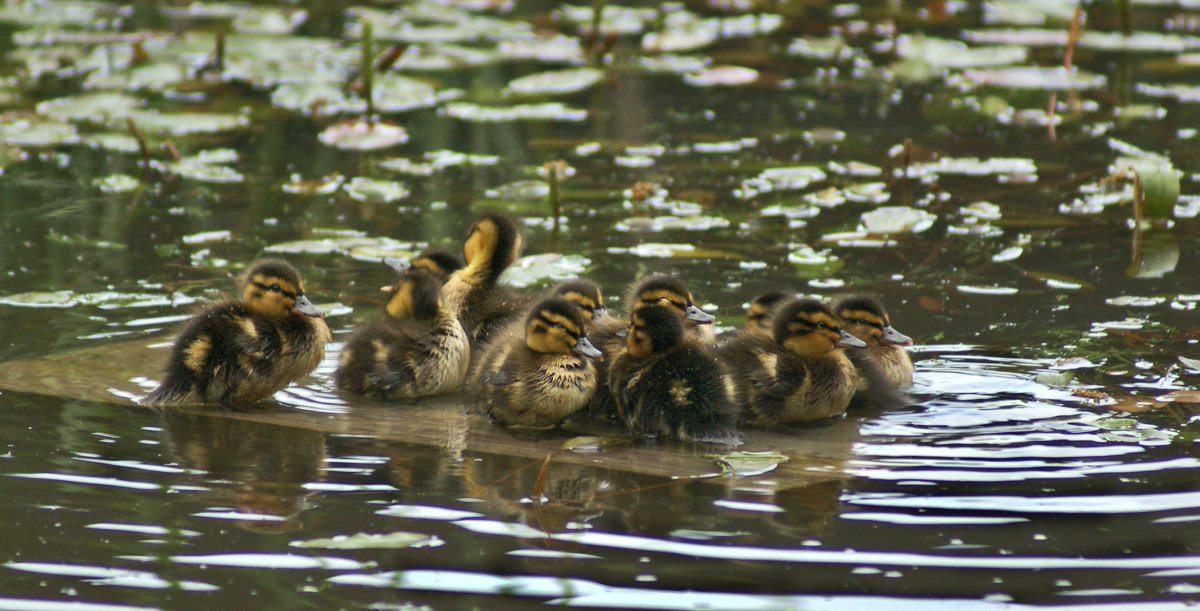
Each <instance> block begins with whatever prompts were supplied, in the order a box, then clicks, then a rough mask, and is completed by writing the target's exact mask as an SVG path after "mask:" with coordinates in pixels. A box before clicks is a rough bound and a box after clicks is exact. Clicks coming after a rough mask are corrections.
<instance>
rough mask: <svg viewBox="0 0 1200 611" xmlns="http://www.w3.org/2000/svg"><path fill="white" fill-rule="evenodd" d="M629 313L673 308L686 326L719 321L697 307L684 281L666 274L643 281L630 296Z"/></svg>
mask: <svg viewBox="0 0 1200 611" xmlns="http://www.w3.org/2000/svg"><path fill="white" fill-rule="evenodd" d="M628 302H629V311H630V312H633V311H636V310H637V309H638V308H641V307H644V306H650V305H662V306H666V307H668V308H672V309H674V310H675V311H676V313H677V314H678V315H679V317H680V318H682V319H683V321H684V324H685V325H711V324H713V322H715V321H716V320H717V319H716V317H715V316H713V315H712V314H709V313H708V312H705V311H704V310H701V309H700V308H698V307H696V304H695V302H693V301H692V293H691V292H689V291H688V289H687V285H685V284H684V283H683V281H682V280H680V279H678V278H675V277H673V276H667V275H665V274H652V275H650V276H647V277H646V278H644V279H642V281H641V282H640V283H638V284H637V285H636V286H635V287H634V289H633V291H632V292H631V293H630V295H629V299H628Z"/></svg>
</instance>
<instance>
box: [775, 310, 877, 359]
mask: <svg viewBox="0 0 1200 611" xmlns="http://www.w3.org/2000/svg"><path fill="white" fill-rule="evenodd" d="M774 320H775V322H774V328H773V329H772V334H773V336H774V338H775V341H776V342H777V343H778V344H779V345H781V346H783V348H784V349H785V350H787V351H789V352H792V353H794V354H799V355H801V356H818V355H822V354H826V353H829V352H832V351H834V350H837V349H838V348H866V347H867V345H866V344H865V343H863V341H862V340H860V339H858V338H856V337H854V336H853V335H850V334H849V333H846V332H845V331H843V330H842V325H841V323H840V322H839V321H838V319H837V316H834V314H833V311H832V310H830V309H829V307H828V306H826V305H825V304H823V303H821V302H820V301H817V300H816V299H793V300H791V301H788V302H786V303H784V304H782V305H780V306H779V309H778V310H777V311H776V313H775V317H774Z"/></svg>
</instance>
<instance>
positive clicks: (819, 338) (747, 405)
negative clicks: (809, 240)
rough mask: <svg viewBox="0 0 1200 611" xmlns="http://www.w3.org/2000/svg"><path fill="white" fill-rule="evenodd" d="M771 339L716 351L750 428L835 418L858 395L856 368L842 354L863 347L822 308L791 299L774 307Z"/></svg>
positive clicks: (749, 339) (749, 338)
mask: <svg viewBox="0 0 1200 611" xmlns="http://www.w3.org/2000/svg"><path fill="white" fill-rule="evenodd" d="M771 329H772V337H771V338H770V339H768V338H765V337H762V336H760V335H756V334H751V333H747V334H746V335H744V336H743V337H742V338H740V339H739V340H737V341H734V342H732V343H730V344H728V345H726V346H723V347H722V348H721V350H720V356H721V358H722V360H723V361H724V363H725V365H726V367H728V368H729V371H730V373H731V374H732V375H733V379H734V381H735V382H736V385H737V391H736V394H735V396H736V400H737V403H738V405H739V406H740V408H741V411H742V417H743V419H744V420H746V421H747V422H748V423H750V424H754V425H772V424H780V423H786V422H805V421H810V420H821V419H824V418H831V417H833V416H839V415H841V414H842V413H844V412H845V411H846V408H847V406H849V404H850V400H851V398H853V396H854V394H855V391H856V390H857V389H858V383H859V380H858V374H857V373H856V371H855V367H854V364H853V363H852V362H850V359H849V358H848V357H847V356H846V354H845V353H844V352H843V351H842V350H841V348H843V347H850V348H864V347H866V344H865V343H863V342H862V340H859V339H857V338H855V337H854V336H852V335H850V334H849V333H846V332H845V331H843V330H842V328H841V323H840V322H839V321H838V319H837V317H836V316H835V315H834V314H833V312H832V311H831V310H830V309H829V308H828V307H827V306H825V304H823V303H821V302H820V301H817V300H815V299H797V298H791V299H789V300H787V301H786V302H784V303H782V304H780V305H779V306H777V308H776V310H775V314H774V316H773V317H772V327H771Z"/></svg>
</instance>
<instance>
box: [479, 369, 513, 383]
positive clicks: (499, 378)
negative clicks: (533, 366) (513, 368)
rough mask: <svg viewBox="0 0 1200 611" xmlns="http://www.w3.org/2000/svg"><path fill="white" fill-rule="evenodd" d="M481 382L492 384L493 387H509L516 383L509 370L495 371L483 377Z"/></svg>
mask: <svg viewBox="0 0 1200 611" xmlns="http://www.w3.org/2000/svg"><path fill="white" fill-rule="evenodd" d="M481 380H482V381H483V382H484V383H486V384H491V385H492V386H508V385H509V384H512V383H513V382H515V381H516V380H515V379H514V378H513V375H512V372H510V371H509V370H507V369H500V370H498V371H493V372H491V373H489V374H486V375H484V376H482V377H481Z"/></svg>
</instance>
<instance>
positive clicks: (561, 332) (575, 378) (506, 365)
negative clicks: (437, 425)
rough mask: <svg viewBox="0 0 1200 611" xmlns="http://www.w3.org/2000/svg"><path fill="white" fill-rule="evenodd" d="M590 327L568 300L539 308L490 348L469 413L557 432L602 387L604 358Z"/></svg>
mask: <svg viewBox="0 0 1200 611" xmlns="http://www.w3.org/2000/svg"><path fill="white" fill-rule="evenodd" d="M586 327H587V319H586V318H585V317H584V315H583V312H582V311H581V310H580V309H579V307H578V306H576V305H575V304H574V303H572V302H570V301H567V300H566V299H563V298H561V297H551V298H549V299H546V300H543V301H541V302H539V303H538V304H536V305H535V306H534V307H533V308H532V309H531V310H530V312H529V315H528V317H526V319H525V324H524V325H523V327H514V326H510V327H509V328H508V329H507V330H506V332H505V333H503V334H501V335H500V336H498V337H497V338H496V339H495V340H494V341H493V342H492V343H490V344H488V345H487V346H485V348H484V352H483V355H482V356H481V357H480V358H479V361H478V363H476V365H475V366H474V367H473V369H472V371H471V376H470V383H469V384H468V385H467V406H468V408H469V409H470V410H471V411H472V412H474V413H478V414H487V415H488V416H490V417H491V418H492V420H494V421H496V422H497V423H499V424H501V425H504V426H531V427H549V426H556V425H558V424H560V423H561V422H562V421H563V420H565V419H566V418H567V417H568V416H570V415H571V414H573V413H575V412H577V411H579V409H580V408H582V407H583V406H584V405H585V404H586V403H587V402H588V400H590V399H591V398H592V395H593V394H595V392H596V387H597V385H598V384H599V378H598V377H597V375H596V365H595V363H594V359H599V358H603V355H602V354H601V353H600V351H599V350H597V349H596V347H595V346H593V345H592V343H591V342H589V341H588V339H587V336H586V335H585V329H586Z"/></svg>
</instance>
